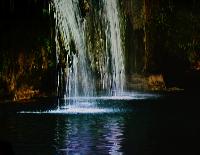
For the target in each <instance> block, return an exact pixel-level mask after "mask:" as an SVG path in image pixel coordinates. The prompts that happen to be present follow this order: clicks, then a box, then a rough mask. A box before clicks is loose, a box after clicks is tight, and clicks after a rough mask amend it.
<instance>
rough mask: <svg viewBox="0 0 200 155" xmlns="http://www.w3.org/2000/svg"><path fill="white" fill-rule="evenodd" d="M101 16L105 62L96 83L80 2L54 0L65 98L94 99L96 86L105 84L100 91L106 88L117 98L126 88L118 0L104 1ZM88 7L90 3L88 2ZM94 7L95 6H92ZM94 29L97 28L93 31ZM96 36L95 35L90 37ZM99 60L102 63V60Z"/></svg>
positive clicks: (58, 51) (58, 58)
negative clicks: (80, 97)
mask: <svg viewBox="0 0 200 155" xmlns="http://www.w3.org/2000/svg"><path fill="white" fill-rule="evenodd" d="M101 4H102V5H101V10H103V11H102V14H100V16H101V20H100V21H99V22H100V23H103V24H104V25H103V27H104V30H102V31H103V32H102V33H104V35H105V38H104V43H105V45H106V46H105V48H102V52H104V55H103V59H104V60H105V63H103V64H102V65H101V66H100V68H103V69H102V70H99V72H100V75H101V79H100V81H97V79H96V78H95V77H96V76H95V73H94V71H93V70H92V66H94V65H95V64H91V61H90V59H91V56H88V55H89V52H88V51H91V49H89V48H88V46H87V38H86V35H85V34H86V33H88V32H86V28H85V27H86V25H87V22H88V21H87V20H86V19H85V18H84V17H83V16H82V14H81V10H80V9H81V8H80V1H79V0H54V7H55V19H56V38H55V39H56V45H57V48H56V50H57V61H58V64H59V65H60V66H63V64H64V65H65V67H61V69H60V72H61V73H60V74H58V76H62V77H64V80H63V81H64V82H63V81H62V80H60V79H63V78H61V77H58V87H59V89H61V88H62V86H61V85H65V86H66V87H65V88H64V89H62V90H61V91H64V97H65V98H70V97H73V98H74V99H76V97H79V96H87V97H89V96H90V97H92V96H95V95H96V94H97V92H96V83H97V82H99V83H101V84H102V86H101V88H105V89H107V95H117V93H118V94H119V93H121V92H122V91H123V89H124V80H125V71H124V58H123V57H124V56H123V50H122V49H123V48H122V41H121V32H120V20H119V11H118V2H117V0H109V1H106V0H102V1H101ZM88 5H89V3H88ZM92 7H95V5H93V6H92ZM94 29H95V28H94ZM90 35H95V34H90ZM99 61H100V60H99Z"/></svg>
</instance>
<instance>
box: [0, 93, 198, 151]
mask: <svg viewBox="0 0 200 155" xmlns="http://www.w3.org/2000/svg"><path fill="white" fill-rule="evenodd" d="M196 99H198V97H197V96H196V97H195V96H191V95H183V94H178V95H167V96H162V97H160V98H151V99H141V100H126V101H123V100H119V101H104V103H102V104H105V105H107V106H109V107H114V108H116V107H119V108H121V109H126V110H127V109H128V111H127V112H126V111H123V112H117V113H102V114H101V113H98V114H95V113H94V114H92V113H91V114H76V115H75V114H50V113H38V114H34V113H32V114H31V113H29V114H22V113H17V112H19V111H31V110H32V111H35V110H37V111H38V110H41V111H44V110H47V109H53V108H54V107H55V105H56V104H49V103H50V101H37V102H34V103H29V104H27V103H23V104H22V105H19V104H15V105H12V106H11V105H9V104H2V105H1V106H0V112H1V113H0V116H1V117H0V139H1V140H4V141H7V142H10V143H11V144H12V146H13V150H14V152H15V154H16V155H67V154H77V155H79V154H81V155H82V154H83V155H96V154H114V155H115V154H116V155H118V154H131V155H140V154H141V155H143V154H145V155H149V154H174V153H176V154H182V153H186V154H189V155H191V154H198V146H199V145H198V141H197V142H196V141H195V140H199V138H198V133H199V118H198V111H199V110H198V109H197V107H198V106H197V104H199V103H198V100H196ZM52 102H53V101H52Z"/></svg>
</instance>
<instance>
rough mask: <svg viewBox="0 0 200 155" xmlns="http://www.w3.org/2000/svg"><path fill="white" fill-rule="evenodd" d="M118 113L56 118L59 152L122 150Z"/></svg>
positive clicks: (122, 122) (86, 152)
mask: <svg viewBox="0 0 200 155" xmlns="http://www.w3.org/2000/svg"><path fill="white" fill-rule="evenodd" d="M123 128H124V118H123V117H122V116H118V117H115V116H114V115H112V116H111V115H110V116H106V117H105V116H99V115H98V116H95V115H80V116H78V117H77V116H76V115H72V116H69V117H65V120H64V121H63V119H60V117H58V118H57V124H56V129H55V131H56V133H55V141H56V143H57V144H58V145H57V146H59V147H58V148H57V151H58V155H60V154H62V155H63V154H97V153H99V154H108V153H109V154H122V150H121V142H122V140H123V137H124V136H123V135H124V133H123Z"/></svg>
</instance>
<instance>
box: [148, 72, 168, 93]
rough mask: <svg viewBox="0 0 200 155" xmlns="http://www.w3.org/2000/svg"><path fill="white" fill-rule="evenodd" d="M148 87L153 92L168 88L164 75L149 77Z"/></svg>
mask: <svg viewBox="0 0 200 155" xmlns="http://www.w3.org/2000/svg"><path fill="white" fill-rule="evenodd" d="M148 86H149V88H150V89H151V90H163V89H165V88H166V86H165V81H164V78H163V76H162V74H157V75H150V76H149V77H148Z"/></svg>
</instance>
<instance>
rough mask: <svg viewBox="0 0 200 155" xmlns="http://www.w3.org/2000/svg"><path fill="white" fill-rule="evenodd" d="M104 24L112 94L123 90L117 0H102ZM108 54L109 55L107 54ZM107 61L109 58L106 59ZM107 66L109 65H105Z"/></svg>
mask: <svg viewBox="0 0 200 155" xmlns="http://www.w3.org/2000/svg"><path fill="white" fill-rule="evenodd" d="M103 2H104V7H105V8H104V9H105V10H104V12H105V17H104V18H105V23H107V25H106V30H105V34H106V53H107V54H106V55H107V59H110V61H111V63H110V64H111V76H110V81H111V86H110V87H111V88H112V89H111V91H112V94H113V93H114V95H116V94H117V93H120V92H123V89H124V81H125V67H124V56H123V51H122V43H121V32H120V22H119V12H118V8H117V7H118V6H117V0H103ZM108 55H110V57H109V56H108ZM108 61H109V60H108ZM107 67H109V66H107Z"/></svg>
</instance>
